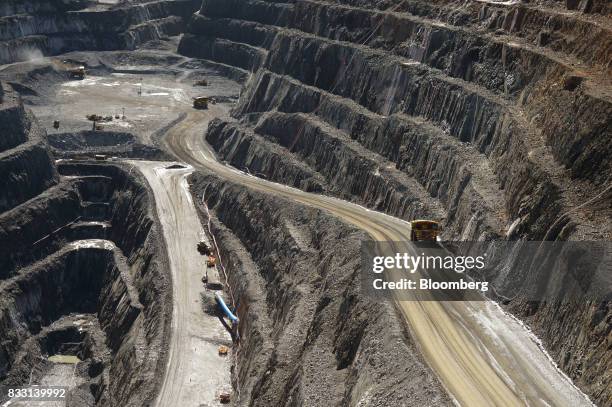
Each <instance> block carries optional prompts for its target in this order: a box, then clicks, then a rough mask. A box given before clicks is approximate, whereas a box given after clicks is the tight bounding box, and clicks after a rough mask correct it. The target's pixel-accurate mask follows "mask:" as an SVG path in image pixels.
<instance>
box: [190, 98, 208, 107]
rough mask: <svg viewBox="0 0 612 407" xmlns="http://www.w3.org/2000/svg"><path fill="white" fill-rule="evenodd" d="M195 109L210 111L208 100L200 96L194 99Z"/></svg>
mask: <svg viewBox="0 0 612 407" xmlns="http://www.w3.org/2000/svg"><path fill="white" fill-rule="evenodd" d="M193 107H194V108H195V109H208V98H207V97H205V96H200V97H197V98H195V99H193Z"/></svg>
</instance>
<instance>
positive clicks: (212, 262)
mask: <svg viewBox="0 0 612 407" xmlns="http://www.w3.org/2000/svg"><path fill="white" fill-rule="evenodd" d="M215 264H217V259H216V258H215V256H208V260H207V261H206V265H207V266H208V267H215Z"/></svg>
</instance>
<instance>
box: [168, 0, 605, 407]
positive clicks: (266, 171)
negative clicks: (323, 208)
mask: <svg viewBox="0 0 612 407" xmlns="http://www.w3.org/2000/svg"><path fill="white" fill-rule="evenodd" d="M609 14H610V9H609V5H607V4H606V3H605V2H597V1H580V2H578V1H577V2H565V3H562V2H556V1H536V2H530V3H522V2H495V1H489V2H483V1H471V0H469V1H462V2H456V1H450V0H436V1H420V0H411V1H403V2H395V1H372V0H338V1H312V0H300V1H295V2H293V1H290V2H289V1H288V2H284V1H261V0H249V1H240V0H233V1H229V2H228V1H220V0H204V1H203V3H202V7H201V9H200V11H199V12H198V13H196V14H195V15H194V16H193V17H192V19H191V21H190V23H189V28H188V33H187V34H185V35H184V36H183V39H182V41H181V44H180V46H179V51H181V52H182V53H185V54H187V55H190V56H196V57H200V58H205V59H210V60H213V61H217V62H222V63H225V64H230V65H236V66H239V67H240V68H243V69H249V70H251V71H252V72H253V73H252V75H251V77H250V79H249V80H248V81H247V83H246V86H245V89H244V91H243V92H242V95H241V98H240V100H239V102H238V105H237V107H236V108H235V109H234V111H233V117H234V120H232V121H218V120H217V121H214V122H213V123H212V124H211V125H210V127H209V129H208V132H207V134H206V137H207V140H208V141H209V142H210V144H211V145H212V146H213V147H214V148H215V150H216V151H217V152H218V153H219V155H220V156H221V158H223V159H225V160H227V161H228V162H230V163H232V164H233V165H235V166H238V167H240V168H243V169H245V170H248V171H250V172H251V173H253V174H256V175H258V174H260V175H261V174H263V175H264V176H266V177H268V178H270V179H273V180H275V181H279V182H283V183H287V184H289V185H293V186H296V187H299V188H302V189H304V190H308V191H315V192H317V191H321V192H324V193H329V194H334V195H338V196H341V197H343V198H347V199H351V200H354V201H356V202H359V203H362V204H364V205H367V206H369V207H371V208H374V209H377V210H381V211H385V212H387V213H390V214H393V215H395V216H399V217H402V218H405V219H412V218H416V217H430V218H436V219H441V220H442V221H443V222H444V227H445V237H446V238H448V239H462V240H470V239H471V240H476V239H492V238H502V239H504V238H509V239H517V238H523V239H530V240H539V239H546V240H556V239H561V240H610V238H612V207H611V206H610V202H612V190H611V189H610V182H611V180H612V161H610V157H611V156H612V155H611V153H612V150H611V148H612V144H610V142H609V137H610V134H611V127H612V123H611V122H610V120H609V118H610V117H612V104H611V101H612V85H611V83H610V80H609V78H610V73H611V72H610V61H611V49H612V48H611V47H612V22H611V21H610V15H609ZM509 306H510V307H511V308H512V309H513V311H514V312H515V313H517V314H518V315H520V316H522V317H524V318H529V321H530V323H531V326H532V327H533V328H534V330H536V332H537V333H538V334H539V335H540V337H541V338H543V340H544V342H545V345H546V346H547V347H548V349H549V350H550V351H551V353H552V355H553V356H554V358H555V359H556V360H557V361H558V362H559V364H560V366H561V367H562V368H563V369H564V370H565V371H566V372H568V374H569V375H570V376H571V377H572V378H573V379H574V380H575V381H576V383H577V384H578V385H579V386H580V387H581V388H582V389H584V390H585V391H586V392H587V393H588V394H589V395H591V396H592V397H593V398H594V400H595V401H597V402H598V403H601V404H603V405H605V404H607V403H609V402H610V401H611V400H612V393H610V388H612V386H610V385H609V384H610V380H611V377H610V374H609V372H610V371H611V367H612V365H611V363H612V362H611V361H610V358H609V357H608V358H605V357H603V360H602V355H606V354H607V352H609V351H607V343H608V342H607V341H609V332H610V326H611V321H612V314H611V311H610V306H609V304H607V303H605V304H602V305H599V304H569V305H568V304H539V305H538V304H536V305H533V304H529V303H527V304H526V303H523V302H522V301H520V300H518V299H517V300H515V301H514V302H512V303H511V304H509ZM561 332H567V333H569V334H566V335H560V333H561ZM583 338H590V339H589V340H588V341H587V340H586V339H584V340H583ZM576 344H577V345H576ZM595 377H601V379H600V380H595V379H594V378H595Z"/></svg>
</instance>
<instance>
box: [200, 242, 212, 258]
mask: <svg viewBox="0 0 612 407" xmlns="http://www.w3.org/2000/svg"><path fill="white" fill-rule="evenodd" d="M197 248H198V253H200V254H201V255H202V256H204V255H210V254H212V250H211V249H210V248H209V247H208V245H207V244H206V242H205V241H201V242H199V243H198V246H197Z"/></svg>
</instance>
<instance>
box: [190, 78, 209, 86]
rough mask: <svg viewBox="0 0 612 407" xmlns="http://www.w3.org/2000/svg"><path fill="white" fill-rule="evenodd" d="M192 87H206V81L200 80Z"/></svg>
mask: <svg viewBox="0 0 612 407" xmlns="http://www.w3.org/2000/svg"><path fill="white" fill-rule="evenodd" d="M193 86H208V81H207V80H206V79H202V80H199V81H197V82H196V83H194V84H193Z"/></svg>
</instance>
